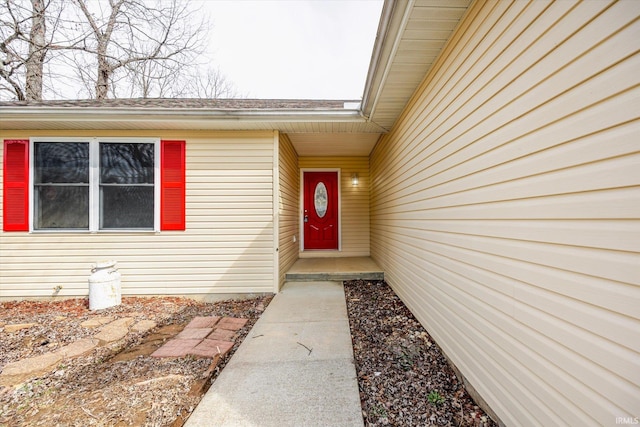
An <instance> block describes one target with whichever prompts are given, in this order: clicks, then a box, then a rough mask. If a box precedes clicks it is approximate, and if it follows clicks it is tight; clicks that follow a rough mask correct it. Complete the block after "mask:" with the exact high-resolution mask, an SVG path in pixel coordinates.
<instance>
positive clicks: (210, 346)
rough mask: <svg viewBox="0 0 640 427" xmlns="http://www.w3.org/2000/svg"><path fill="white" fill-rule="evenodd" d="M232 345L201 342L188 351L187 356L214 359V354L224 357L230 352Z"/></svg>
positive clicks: (217, 342)
mask: <svg viewBox="0 0 640 427" xmlns="http://www.w3.org/2000/svg"><path fill="white" fill-rule="evenodd" d="M231 347H233V343H232V342H229V341H220V340H210V339H205V340H202V342H201V343H200V344H198V345H197V346H195V347H194V348H192V349H191V350H189V354H191V355H194V356H201V357H214V356H215V355H216V354H220V355H221V356H224V355H225V354H227V353H228V352H229V350H231Z"/></svg>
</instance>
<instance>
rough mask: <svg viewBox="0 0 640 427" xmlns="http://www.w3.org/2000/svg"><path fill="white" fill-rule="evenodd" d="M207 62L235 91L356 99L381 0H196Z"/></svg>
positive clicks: (282, 96)
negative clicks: (205, 27) (204, 17)
mask: <svg viewBox="0 0 640 427" xmlns="http://www.w3.org/2000/svg"><path fill="white" fill-rule="evenodd" d="M199 1H201V2H202V4H203V7H204V8H206V9H207V10H208V11H209V12H210V14H211V16H210V19H211V24H212V28H211V30H210V35H211V42H210V54H209V57H210V58H211V62H212V64H213V65H214V66H216V67H218V68H219V69H220V71H221V72H222V74H224V75H225V76H226V78H227V79H228V80H230V81H232V82H233V83H234V84H235V86H236V89H237V90H238V92H239V94H240V95H246V96H247V97H249V98H277V99H287V98H293V99H360V98H362V94H363V90H364V84H365V79H366V77H367V71H368V68H369V61H370V60H371V52H372V49H373V43H374V41H375V37H376V31H377V28H378V22H379V20H380V13H381V10H382V0H315V1H303V0H288V1H272V0H262V1H259V0H258V1H249V0H235V1H233V0H231V1H227V0H225V1H223V0H199Z"/></svg>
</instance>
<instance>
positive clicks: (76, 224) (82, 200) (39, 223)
mask: <svg viewBox="0 0 640 427" xmlns="http://www.w3.org/2000/svg"><path fill="white" fill-rule="evenodd" d="M34 221H35V224H34V226H35V229H36V230H41V229H47V228H67V229H72V228H73V229H84V230H87V229H88V228H89V186H73V187H70V186H65V185H38V186H36V187H35V218H34Z"/></svg>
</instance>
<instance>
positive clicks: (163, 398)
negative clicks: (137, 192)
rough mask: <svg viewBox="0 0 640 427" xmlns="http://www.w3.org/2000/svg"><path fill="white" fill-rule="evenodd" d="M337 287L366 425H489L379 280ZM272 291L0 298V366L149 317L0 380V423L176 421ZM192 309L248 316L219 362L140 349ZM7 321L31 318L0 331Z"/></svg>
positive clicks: (157, 341)
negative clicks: (101, 306) (104, 327)
mask: <svg viewBox="0 0 640 427" xmlns="http://www.w3.org/2000/svg"><path fill="white" fill-rule="evenodd" d="M345 294H346V301H347V310H348V315H349V321H350V326H351V335H352V340H353V351H354V358H355V364H356V371H357V376H358V384H359V388H360V397H361V403H362V413H363V418H364V422H365V426H367V427H370V426H402V427H405V426H427V425H442V426H474V427H485V426H486V427H493V426H495V425H496V424H495V423H494V422H493V421H492V420H491V418H489V416H488V415H487V414H485V413H484V412H483V411H482V409H480V408H479V407H478V405H476V404H475V402H474V401H473V400H472V399H471V397H470V396H469V394H468V393H467V391H466V390H465V388H464V385H463V384H462V383H461V382H460V381H459V380H458V379H457V378H456V376H455V374H454V372H453V371H452V369H451V367H450V366H449V365H448V363H447V360H446V359H445V357H444V355H443V353H442V351H441V350H440V348H439V347H438V345H437V344H435V342H434V341H433V339H432V338H431V337H430V336H429V334H428V333H427V332H426V331H425V329H424V328H423V327H422V326H421V325H420V323H419V322H418V321H417V320H416V319H415V318H414V317H413V315H412V314H411V312H409V310H408V309H407V308H406V306H405V305H404V304H403V303H402V301H401V300H400V299H399V298H398V297H397V295H396V294H395V293H394V292H393V290H391V288H390V287H389V286H388V285H387V284H386V283H385V282H366V281H352V282H346V283H345ZM271 298H272V296H265V297H259V298H254V299H247V300H237V301H222V302H217V303H202V302H196V301H193V300H190V299H183V298H123V303H122V304H121V305H119V306H116V307H112V308H109V309H105V310H97V311H94V312H92V311H90V310H89V309H88V300H87V299H69V300H63V301H56V302H34V301H21V302H4V303H0V371H1V370H2V369H4V367H5V366H6V365H7V364H8V363H11V362H14V361H18V360H21V359H25V358H30V357H33V356H38V355H42V354H46V353H51V352H54V351H56V350H57V349H60V348H61V347H64V346H66V345H68V344H70V343H72V342H75V341H77V340H80V339H82V338H87V337H91V336H92V335H93V334H95V333H96V329H92V328H87V327H83V326H82V323H83V322H85V321H87V320H89V319H94V320H96V318H98V317H105V316H106V317H110V318H112V319H122V318H125V317H130V318H133V319H134V320H135V321H136V322H137V321H140V320H152V321H154V322H155V323H156V324H157V326H156V327H155V328H154V329H152V330H151V331H150V332H148V333H131V332H130V333H129V334H128V335H127V336H126V337H125V338H123V339H121V340H118V341H115V342H113V343H111V344H108V345H106V346H102V347H98V348H97V349H95V350H93V351H91V352H90V353H88V354H87V355H85V356H80V357H75V358H71V359H67V360H63V361H62V362H60V363H59V364H58V365H57V366H55V368H54V369H52V370H51V371H50V372H47V373H45V374H40V375H37V376H36V377H34V378H32V379H30V380H25V381H24V382H22V383H20V384H17V385H13V386H2V385H0V427H4V426H7V427H9V426H11V427H13V426H83V427H84V426H182V425H183V424H184V421H185V420H186V419H187V418H188V416H189V415H190V414H191V412H192V411H193V410H194V409H195V407H196V405H197V404H198V403H199V402H200V400H201V397H202V395H203V394H204V392H205V391H206V390H207V389H208V387H209V385H210V384H211V382H212V381H213V380H214V379H215V378H216V377H217V375H218V374H219V373H220V371H221V370H222V369H223V368H224V365H225V364H226V362H227V360H228V359H229V358H230V357H231V355H232V354H233V352H235V350H236V348H237V347H238V346H239V344H240V343H241V342H242V340H243V339H244V338H245V337H246V335H247V334H248V333H249V331H250V330H251V328H252V327H253V325H254V324H255V322H256V320H257V319H258V318H259V317H260V315H261V314H262V312H263V311H264V309H265V307H266V306H267V305H268V304H269V302H270V301H271ZM197 316H220V317H223V316H226V317H240V318H246V319H249V321H248V322H247V324H246V325H245V326H244V327H243V328H242V329H241V330H240V331H238V333H237V334H236V337H235V340H234V341H235V345H234V347H233V348H232V350H231V351H230V353H229V354H228V355H227V356H225V357H224V358H223V359H222V360H212V359H209V358H196V357H191V356H187V357H181V358H166V359H165V358H155V357H151V356H150V354H151V353H152V352H153V351H155V350H156V349H157V348H159V347H160V346H161V345H162V344H163V343H164V342H166V341H167V340H168V339H170V338H173V337H174V336H175V335H176V334H178V333H179V332H180V331H181V330H182V329H183V328H184V326H186V324H187V323H189V321H191V320H192V319H193V318H194V317H197ZM18 323H33V324H34V325H32V326H30V327H28V328H25V329H21V330H18V331H15V332H7V330H8V329H9V328H8V327H7V326H9V325H14V324H18ZM0 378H1V377H0ZM0 384H2V382H1V381H0Z"/></svg>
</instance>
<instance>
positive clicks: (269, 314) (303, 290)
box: [186, 282, 363, 427]
mask: <svg viewBox="0 0 640 427" xmlns="http://www.w3.org/2000/svg"><path fill="white" fill-rule="evenodd" d="M186 426H187V427H198V426H202V427H204V426H207V427H211V426H215V427H219V426H233V427H240V426H260V427H263V426H264V427H268V426H274V427H286V426H292V427H293V426H295V427H302V426H309V427H312V426H318V427H326V426H345V427H348V426H363V420H362V412H361V406H360V396H359V392H358V383H357V379H356V371H355V366H354V362H353V349H352V346H351V334H350V332H349V320H348V318H347V308H346V303H345V299H344V289H343V287H342V284H341V283H338V282H290V283H287V284H286V285H285V286H284V288H283V289H282V291H281V292H280V293H278V294H277V295H276V296H275V297H274V299H273V301H272V302H271V304H269V306H268V307H267V309H266V310H265V312H264V313H263V314H262V316H261V317H260V319H259V320H258V322H257V323H256V324H255V326H254V327H253V329H252V330H251V332H249V335H248V336H247V338H246V339H245V340H244V342H243V343H242V345H241V346H240V347H239V348H238V350H237V352H236V353H235V354H234V355H233V357H232V358H231V360H230V361H229V363H228V364H227V366H226V367H225V368H224V370H223V371H222V373H221V374H220V376H219V377H218V378H217V379H216V381H215V382H214V383H213V385H212V386H211V388H210V389H209V391H208V392H207V394H206V395H205V396H204V398H203V399H202V401H201V402H200V404H199V405H198V407H197V408H196V409H195V411H194V412H193V414H192V415H191V417H190V418H189V419H188V421H187V423H186Z"/></svg>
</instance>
